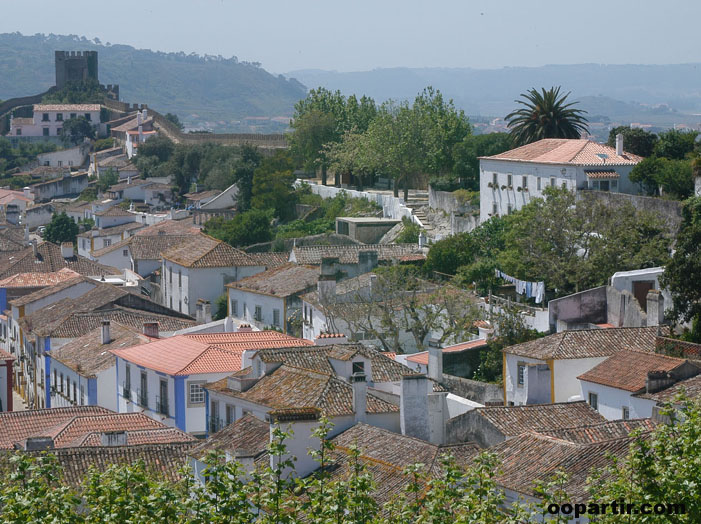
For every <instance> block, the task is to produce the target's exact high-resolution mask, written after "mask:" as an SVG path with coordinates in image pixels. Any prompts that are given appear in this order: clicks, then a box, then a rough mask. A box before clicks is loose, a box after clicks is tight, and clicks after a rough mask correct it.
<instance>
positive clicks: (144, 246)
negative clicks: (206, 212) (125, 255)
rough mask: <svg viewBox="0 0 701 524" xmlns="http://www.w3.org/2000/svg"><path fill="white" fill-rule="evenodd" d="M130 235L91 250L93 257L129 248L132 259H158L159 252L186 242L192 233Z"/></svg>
mask: <svg viewBox="0 0 701 524" xmlns="http://www.w3.org/2000/svg"><path fill="white" fill-rule="evenodd" d="M140 232H141V231H139V232H137V234H136V235H134V236H131V237H129V238H127V239H124V240H122V241H121V242H117V243H116V244H112V245H111V246H107V247H103V248H102V249H97V250H95V251H93V252H92V255H93V256H94V257H101V256H103V255H106V254H107V253H112V252H113V251H119V250H121V249H125V248H129V251H130V253H131V256H132V257H133V258H134V260H160V259H161V253H163V252H164V251H167V250H169V249H171V248H173V247H175V246H181V245H183V244H187V242H188V241H189V240H191V239H192V235H150V236H139V233H140Z"/></svg>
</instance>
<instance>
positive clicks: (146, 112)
mask: <svg viewBox="0 0 701 524" xmlns="http://www.w3.org/2000/svg"><path fill="white" fill-rule="evenodd" d="M141 114H142V115H143V120H144V121H146V119H147V118H148V109H147V108H145V107H144V108H143V109H142V110H141Z"/></svg>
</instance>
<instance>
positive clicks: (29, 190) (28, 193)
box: [22, 187, 34, 201]
mask: <svg viewBox="0 0 701 524" xmlns="http://www.w3.org/2000/svg"><path fill="white" fill-rule="evenodd" d="M22 193H24V198H28V199H29V200H32V201H34V193H32V188H31V187H24V188H22Z"/></svg>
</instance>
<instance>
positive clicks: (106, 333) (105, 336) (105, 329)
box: [102, 320, 112, 344]
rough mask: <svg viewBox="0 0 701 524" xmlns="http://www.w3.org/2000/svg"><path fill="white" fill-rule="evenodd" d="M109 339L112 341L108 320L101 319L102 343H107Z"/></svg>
mask: <svg viewBox="0 0 701 524" xmlns="http://www.w3.org/2000/svg"><path fill="white" fill-rule="evenodd" d="M111 341H112V337H111V334H110V321H109V320H103V321H102V343H103V344H109V343H110V342H111Z"/></svg>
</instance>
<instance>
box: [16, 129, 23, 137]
mask: <svg viewBox="0 0 701 524" xmlns="http://www.w3.org/2000/svg"><path fill="white" fill-rule="evenodd" d="M15 134H16V135H17V136H22V128H21V127H18V128H17V132H16V133H15Z"/></svg>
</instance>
